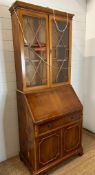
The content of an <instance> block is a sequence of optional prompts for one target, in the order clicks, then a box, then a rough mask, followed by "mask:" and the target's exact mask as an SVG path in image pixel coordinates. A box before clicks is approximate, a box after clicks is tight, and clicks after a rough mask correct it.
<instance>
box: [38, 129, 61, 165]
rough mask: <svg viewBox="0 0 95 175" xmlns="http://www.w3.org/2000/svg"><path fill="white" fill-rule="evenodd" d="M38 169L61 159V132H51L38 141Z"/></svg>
mask: <svg viewBox="0 0 95 175" xmlns="http://www.w3.org/2000/svg"><path fill="white" fill-rule="evenodd" d="M37 156H38V162H39V166H38V167H39V168H41V167H43V166H46V165H48V164H50V163H52V162H54V161H56V160H58V159H59V158H60V157H61V131H60V130H59V131H56V132H52V133H50V134H48V135H44V136H42V137H41V138H39V139H38V154H37Z"/></svg>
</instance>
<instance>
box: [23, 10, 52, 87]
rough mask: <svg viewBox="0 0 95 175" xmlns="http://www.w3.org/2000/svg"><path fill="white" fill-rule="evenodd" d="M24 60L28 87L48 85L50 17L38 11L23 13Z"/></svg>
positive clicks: (25, 78) (25, 80)
mask: <svg viewBox="0 0 95 175" xmlns="http://www.w3.org/2000/svg"><path fill="white" fill-rule="evenodd" d="M23 29H24V37H25V39H26V41H27V42H26V43H24V61H25V74H24V75H25V77H24V82H25V86H26V88H35V87H36V88H38V87H43V86H48V84H49V82H48V79H49V68H48V66H47V65H48V64H49V57H48V50H49V48H48V17H47V15H44V14H43V15H41V14H38V13H37V14H36V13H31V14H27V15H26V14H25V15H24V14H23Z"/></svg>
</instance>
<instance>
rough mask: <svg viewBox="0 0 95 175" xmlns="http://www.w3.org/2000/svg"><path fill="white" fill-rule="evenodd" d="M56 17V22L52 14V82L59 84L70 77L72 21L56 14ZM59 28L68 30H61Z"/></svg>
mask: <svg viewBox="0 0 95 175" xmlns="http://www.w3.org/2000/svg"><path fill="white" fill-rule="evenodd" d="M55 19H56V22H55V20H54V18H53V16H50V50H51V53H50V60H51V83H52V85H59V84H62V83H68V82H69V79H70V77H69V76H70V75H69V74H70V52H69V48H70V37H69V35H70V22H69V20H67V19H66V18H65V19H64V17H63V18H62V17H58V16H56V17H55ZM67 24H68V25H67ZM66 26H67V27H66ZM58 28H59V30H63V29H66V30H65V31H64V32H60V31H59V30H58Z"/></svg>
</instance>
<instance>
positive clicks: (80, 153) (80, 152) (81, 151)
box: [78, 147, 83, 156]
mask: <svg viewBox="0 0 95 175" xmlns="http://www.w3.org/2000/svg"><path fill="white" fill-rule="evenodd" d="M78 155H79V156H82V155H83V148H82V147H81V149H80V151H79V153H78Z"/></svg>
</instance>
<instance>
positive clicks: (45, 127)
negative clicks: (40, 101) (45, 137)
mask: <svg viewBox="0 0 95 175" xmlns="http://www.w3.org/2000/svg"><path fill="white" fill-rule="evenodd" d="M81 118H82V114H81V113H76V114H72V115H66V116H63V118H62V117H61V118H60V119H56V120H54V121H50V122H48V123H46V124H42V125H39V127H38V133H39V134H41V133H45V132H48V131H49V130H50V131H51V130H52V129H56V128H58V127H62V126H63V125H65V124H70V123H72V122H76V121H77V120H79V119H81Z"/></svg>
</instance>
